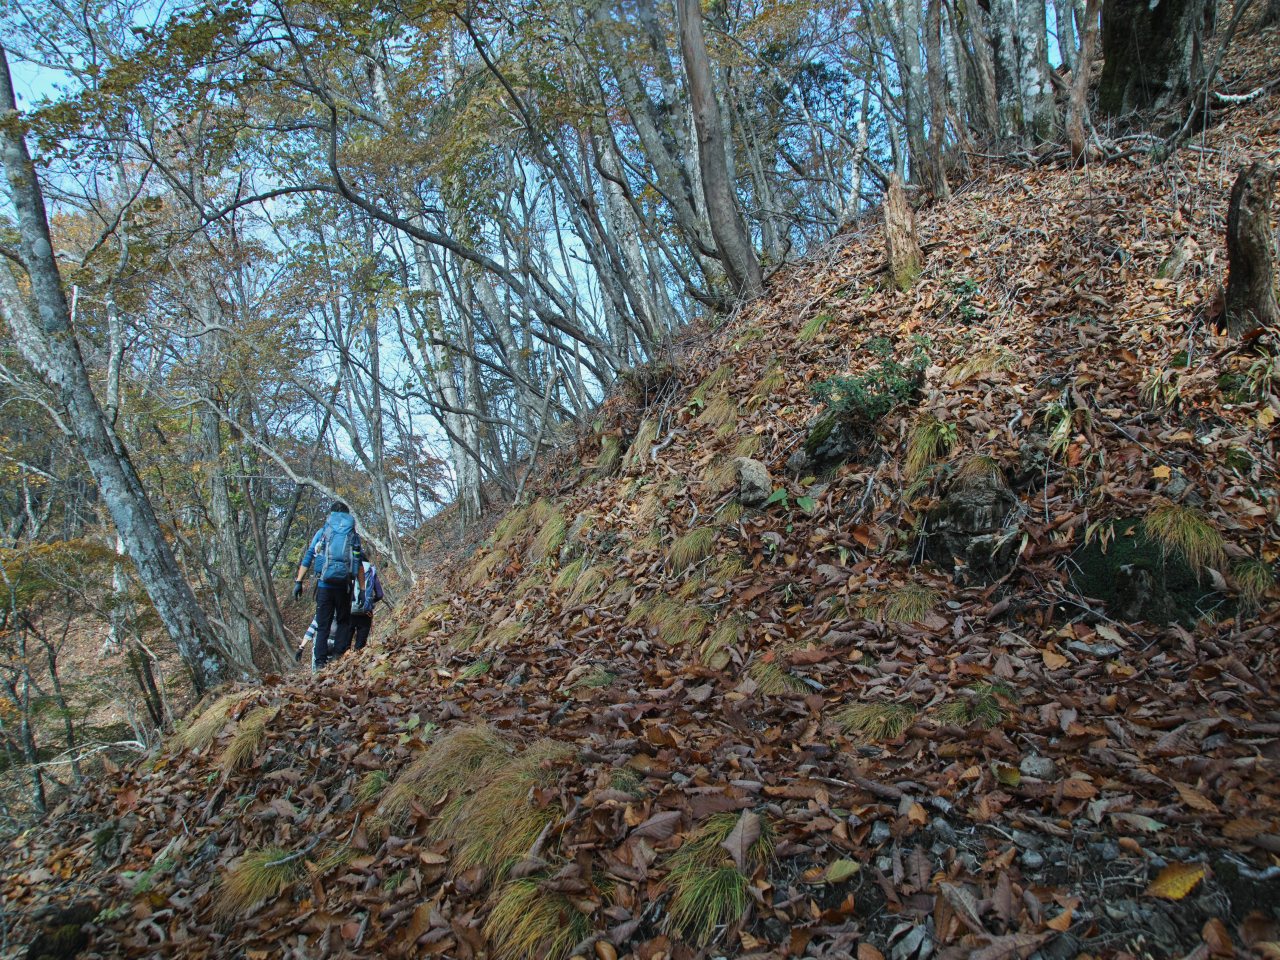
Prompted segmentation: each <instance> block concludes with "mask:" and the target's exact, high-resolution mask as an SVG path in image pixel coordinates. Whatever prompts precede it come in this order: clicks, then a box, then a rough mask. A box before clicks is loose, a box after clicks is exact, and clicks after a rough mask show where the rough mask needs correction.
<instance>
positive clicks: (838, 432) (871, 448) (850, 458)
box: [804, 410, 877, 471]
mask: <svg viewBox="0 0 1280 960" xmlns="http://www.w3.org/2000/svg"><path fill="white" fill-rule="evenodd" d="M876 448H877V442H876V435H875V431H874V430H873V429H872V428H871V426H870V425H869V424H868V423H867V422H866V421H865V420H862V419H860V418H851V417H846V416H841V415H840V414H839V413H837V412H836V411H834V410H828V411H827V412H825V413H822V414H820V415H818V416H817V417H816V418H814V420H812V421H811V422H810V424H809V433H808V435H807V436H806V437H805V440H804V453H805V469H807V470H814V471H825V470H833V469H835V468H836V467H838V466H840V465H841V464H844V463H855V462H863V461H866V460H868V459H870V457H871V456H872V454H873V453H874V452H875V450H876Z"/></svg>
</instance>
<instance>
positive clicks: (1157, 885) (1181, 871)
mask: <svg viewBox="0 0 1280 960" xmlns="http://www.w3.org/2000/svg"><path fill="white" fill-rule="evenodd" d="M1205 873H1206V870H1205V865H1204V864H1203V863H1171V864H1169V865H1168V866H1167V867H1165V868H1164V869H1163V870H1161V871H1160V874H1159V876H1157V877H1156V878H1155V879H1154V880H1152V881H1151V885H1150V886H1148V887H1147V889H1146V890H1145V891H1144V893H1143V895H1144V896H1148V897H1161V898H1163V899H1165V900H1181V899H1182V898H1183V897H1185V896H1186V895H1187V894H1188V893H1190V892H1191V891H1192V890H1194V889H1195V887H1196V884H1198V883H1199V882H1200V881H1201V880H1203V879H1204V877H1205Z"/></svg>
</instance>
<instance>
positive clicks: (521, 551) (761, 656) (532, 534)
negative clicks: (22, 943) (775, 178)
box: [3, 97, 1280, 960]
mask: <svg viewBox="0 0 1280 960" xmlns="http://www.w3.org/2000/svg"><path fill="white" fill-rule="evenodd" d="M1277 107H1278V101H1277V98H1275V97H1272V98H1270V99H1265V100H1260V101H1258V102H1255V103H1252V104H1249V105H1247V106H1245V107H1242V108H1239V109H1237V110H1235V111H1234V112H1233V113H1232V114H1231V115H1230V116H1229V117H1228V118H1227V120H1226V122H1225V123H1224V124H1223V125H1222V126H1221V127H1219V128H1216V129H1215V130H1213V131H1212V132H1211V133H1210V134H1209V135H1207V136H1206V138H1205V139H1204V141H1203V142H1202V143H1201V144H1199V145H1198V146H1197V147H1195V148H1193V149H1188V150H1184V151H1182V152H1180V153H1178V154H1177V155H1176V156H1175V157H1174V158H1173V159H1172V160H1170V161H1168V162H1166V163H1164V164H1161V165H1155V166H1152V165H1150V164H1149V163H1148V162H1147V161H1146V160H1145V158H1134V160H1133V161H1132V162H1130V161H1120V162H1116V163H1113V164H1110V165H1107V166H1103V167H1097V168H1090V169H1086V170H1080V171H1066V170H1062V169H1025V170H1024V169H1016V168H1010V167H1008V166H992V167H991V168H989V169H987V170H983V171H981V176H978V177H975V179H974V180H973V181H972V182H971V183H970V184H968V185H967V186H965V187H963V188H962V189H959V190H957V191H956V194H955V196H954V197H953V198H952V199H951V200H950V201H949V202H947V203H945V204H941V205H935V206H930V207H927V208H926V209H923V210H921V211H919V212H918V214H917V217H918V222H919V228H920V231H921V241H922V245H923V248H924V252H925V262H924V269H923V273H922V274H921V276H920V277H919V279H918V280H917V282H916V284H915V286H914V287H913V288H912V289H911V290H910V291H909V292H908V293H906V294H902V293H899V292H897V291H896V290H894V289H893V288H892V286H891V284H889V283H888V282H886V280H887V278H886V277H885V274H884V252H883V235H882V229H881V227H880V225H879V224H878V222H874V221H870V220H869V221H867V222H865V223H862V224H859V225H857V226H856V227H855V228H854V229H852V230H851V231H850V232H849V233H847V234H845V235H844V236H842V237H840V239H839V241H838V242H836V243H834V244H832V245H831V246H830V247H829V248H827V249H825V250H823V251H821V252H820V253H819V255H817V256H816V257H815V258H813V259H812V260H811V261H809V262H807V263H805V264H803V265H801V266H798V267H795V268H791V269H788V270H786V271H784V272H782V273H781V274H779V275H777V276H775V277H774V278H773V280H772V281H771V283H770V285H769V291H768V293H767V295H766V296H765V297H764V298H763V299H761V300H760V301H758V302H756V303H753V304H751V305H749V306H747V307H745V308H744V309H743V310H742V311H741V312H740V313H739V314H737V315H736V316H734V317H732V318H731V319H729V320H728V321H727V322H725V323H724V324H723V325H721V326H719V327H717V328H715V329H702V330H696V331H694V332H691V333H690V335H689V336H688V337H687V339H686V340H685V341H684V342H683V343H682V344H680V345H678V346H677V348H676V349H675V350H674V351H673V355H672V357H671V360H670V362H669V363H668V364H663V365H654V366H653V367H652V368H648V369H645V370H640V371H636V372H635V373H634V374H632V375H629V376H628V377H626V378H624V383H623V384H622V385H621V386H620V388H619V391H618V392H617V394H616V395H615V396H614V397H613V398H612V399H611V400H610V401H609V402H608V403H607V404H606V406H605V408H604V409H603V410H602V411H601V413H600V417H599V420H598V423H597V425H596V429H595V430H593V431H592V432H590V433H589V434H586V435H584V436H582V437H581V438H579V440H578V442H577V443H576V444H575V445H573V446H572V448H566V449H563V450H562V451H561V452H560V453H559V454H558V455H557V456H556V457H555V458H554V460H553V462H552V463H550V464H549V465H548V466H547V467H546V468H545V469H540V470H539V474H540V475H541V476H542V478H543V479H542V480H541V482H540V483H536V484H535V486H536V487H537V489H536V490H535V491H534V494H533V496H532V497H531V498H530V500H529V502H528V503H527V504H525V505H523V506H522V507H520V508H519V509H516V510H513V511H512V512H510V513H509V514H508V515H507V516H506V517H504V518H503V519H502V520H501V521H500V522H499V523H498V524H497V526H496V527H495V529H494V531H493V533H492V535H491V536H490V537H489V539H488V541H487V542H486V543H485V544H484V545H483V546H481V547H480V548H479V549H478V550H477V551H475V553H474V554H473V555H470V556H467V557H465V558H457V562H456V563H455V564H454V565H453V568H452V569H446V570H436V571H431V572H430V573H429V574H428V575H427V576H426V577H425V578H424V584H426V592H427V593H429V596H425V597H421V598H418V599H415V600H413V601H410V602H406V603H405V604H403V605H402V607H401V610H400V611H399V613H398V624H397V627H396V629H395V630H393V631H391V633H390V636H389V637H388V638H387V639H386V640H385V641H384V642H383V643H382V644H381V646H379V647H377V648H375V649H373V650H371V651H368V652H366V654H365V655H364V657H363V658H362V659H358V660H353V659H351V658H348V659H347V660H345V661H343V662H340V663H339V664H338V665H337V666H336V667H333V668H331V669H329V670H328V671H327V672H326V673H324V674H322V675H321V676H320V677H318V678H314V679H313V678H301V677H299V678H283V679H277V680H275V681H273V682H270V683H268V684H267V685H265V686H263V687H261V688H251V689H243V690H238V691H234V692H232V693H231V694H230V695H229V697H228V698H225V699H223V700H221V701H219V702H218V703H215V704H212V705H209V704H206V705H204V707H205V709H204V710H203V715H202V717H201V718H200V719H199V720H196V721H194V722H193V723H192V724H191V725H189V726H188V727H187V728H186V729H185V730H184V731H182V732H181V733H180V734H178V735H175V737H174V738H173V739H172V740H171V741H170V742H169V743H168V744H167V745H166V746H165V747H164V749H163V750H162V751H160V752H159V753H158V754H157V755H155V756H153V757H151V758H150V759H149V760H148V761H146V762H144V763H143V764H141V765H139V766H137V767H134V768H128V769H124V770H120V771H118V772H115V771H113V773H112V775H111V776H110V777H108V778H106V779H105V780H104V781H103V782H102V783H99V784H97V785H95V786H94V787H92V788H90V789H88V790H87V791H86V792H85V794H84V795H82V796H81V797H78V798H77V799H76V800H74V801H73V802H71V803H68V804H66V805H64V808H63V809H61V810H60V811H58V813H57V814H56V816H55V817H54V818H53V819H52V821H51V822H50V823H49V824H47V825H46V826H44V827H42V828H41V829H39V830H36V831H32V832H30V833H28V834H26V835H24V836H23V837H21V838H20V839H19V840H17V841H16V842H15V843H14V844H13V845H12V846H11V847H10V849H8V850H7V851H6V854H5V861H6V871H5V876H4V886H3V896H4V899H5V902H6V903H7V904H8V910H7V913H8V914H9V916H10V917H11V918H12V917H14V911H15V910H16V911H18V917H19V921H20V922H19V924H18V926H17V927H16V928H15V929H14V930H13V931H12V932H11V936H10V941H9V942H11V943H13V942H17V941H18V940H19V939H21V938H29V937H30V936H32V935H34V933H35V931H36V930H37V929H40V928H43V929H44V930H45V933H46V935H49V936H52V935H54V934H55V933H56V928H57V927H58V925H59V924H60V923H61V924H62V925H63V926H65V927H68V928H70V929H72V930H74V929H75V928H76V926H77V923H78V922H79V921H77V918H74V917H72V918H70V919H69V918H68V917H67V916H64V915H61V914H58V913H57V912H56V910H54V908H53V907H52V906H50V905H55V906H58V905H60V906H66V905H69V904H82V905H83V904H85V903H89V904H91V913H92V915H93V916H94V918H95V919H94V920H93V921H92V923H91V925H90V926H89V927H86V928H85V930H86V931H87V932H88V933H89V934H90V943H89V947H88V950H89V951H90V952H91V953H93V954H97V955H101V956H173V957H178V956H180V957H200V956H207V957H228V956H245V957H268V956H272V957H274V956H296V957H304V956H305V957H315V956H422V955H437V954H438V955H444V956H451V957H472V956H489V955H491V956H509V957H515V956H523V955H529V954H535V955H536V954H542V953H550V954H551V955H554V956H556V957H566V956H569V955H571V954H575V953H576V954H579V955H583V956H589V955H594V956H597V957H601V958H604V960H608V958H610V957H613V956H615V955H624V954H633V955H635V956H638V957H643V958H656V957H661V956H691V955H693V954H694V953H695V952H696V951H697V950H698V949H700V948H701V947H703V946H707V945H709V946H708V947H707V948H708V949H709V951H710V952H711V953H712V954H713V955H735V954H761V955H763V954H772V955H783V954H791V955H810V956H851V955H855V954H856V955H857V956H858V957H875V956H878V955H880V954H883V955H886V956H892V957H897V958H910V957H920V958H924V957H927V956H930V955H942V956H970V955H972V956H975V957H984V958H988V960H991V958H1003V957H1014V956H1026V955H1028V954H1030V953H1031V952H1033V951H1036V950H1039V951H1041V955H1042V956H1046V957H1066V956H1075V955H1076V954H1077V953H1080V952H1082V951H1083V952H1087V953H1088V954H1090V955H1094V956H1122V955H1135V956H1143V955H1146V956H1175V955H1182V954H1183V953H1187V952H1190V951H1193V950H1198V951H1200V952H1199V953H1197V954H1195V955H1197V956H1208V955H1209V953H1210V952H1213V953H1214V954H1215V955H1222V954H1221V953H1220V952H1219V951H1220V950H1222V949H1225V947H1224V946H1223V944H1224V943H1234V944H1235V945H1236V946H1237V947H1238V948H1242V947H1243V946H1245V945H1246V944H1248V943H1255V944H1258V943H1261V944H1266V943H1267V942H1269V941H1280V933H1278V932H1277V930H1278V928H1277V926H1276V922H1277V920H1280V914H1277V910H1278V909H1280V890H1277V886H1276V883H1277V881H1276V879H1275V876H1276V873H1277V870H1276V867H1275V866H1274V865H1273V856H1274V855H1275V854H1278V853H1280V808H1278V807H1277V787H1276V782H1277V781H1276V777H1275V773H1276V763H1277V758H1278V757H1280V701H1278V700H1277V697H1276V693H1275V684H1276V682H1277V677H1276V667H1275V656H1276V655H1275V651H1274V639H1275V635H1276V632H1277V622H1278V621H1280V612H1278V611H1277V604H1276V596H1277V594H1276V590H1275V588H1274V586H1273V585H1272V574H1273V572H1274V568H1275V563H1276V560H1277V552H1278V550H1280V529H1278V524H1277V519H1276V516H1277V515H1276V508H1275V504H1276V503H1277V502H1278V500H1280V497H1278V496H1277V473H1276V468H1277V449H1276V443H1277V431H1276V426H1275V425H1276V420H1277V417H1278V415H1280V398H1278V394H1280V367H1277V365H1276V364H1277V360H1276V356H1277V351H1278V349H1280V348H1277V345H1276V342H1275V338H1274V334H1266V335H1264V336H1262V337H1259V338H1256V339H1253V340H1251V341H1249V342H1247V343H1245V344H1239V343H1236V342H1234V341H1229V340H1226V339H1224V338H1222V337H1220V336H1219V335H1218V334H1217V333H1216V332H1215V329H1214V326H1213V323H1212V315H1213V310H1214V300H1215V293H1216V290H1217V288H1218V286H1219V285H1220V283H1221V280H1222V276H1223V271H1224V266H1225V264H1224V259H1225V255H1224V243H1223V230H1224V222H1225V214H1226V206H1227V198H1228V195H1229V191H1230V185H1231V182H1232V179H1233V177H1234V175H1235V173H1236V172H1237V171H1238V170H1239V169H1240V168H1241V167H1242V166H1243V165H1244V164H1246V163H1247V162H1249V161H1251V160H1253V159H1256V158H1259V157H1265V156H1267V155H1270V156H1275V155H1276V152H1277V150H1280V137H1278V136H1277V133H1276V129H1277V124H1276V118H1277ZM1179 260H1181V261H1183V262H1182V263H1181V264H1179V263H1178V261H1179ZM833 377H836V378H844V379H837V380H835V381H831V378H833ZM877 378H878V379H877ZM895 378H896V379H895ZM889 381H894V382H895V385H896V387H898V388H900V392H901V394H902V395H904V396H907V399H906V400H905V401H904V402H901V403H899V404H897V405H896V406H894V407H893V408H892V409H891V410H890V412H889V413H888V414H886V415H884V416H883V417H881V418H879V419H875V420H867V419H866V418H862V419H859V416H858V411H859V410H865V409H866V403H867V402H868V401H867V397H866V396H865V394H868V393H870V394H876V393H877V392H883V391H884V390H886V389H888V387H887V386H886V384H887V383H888V382H889ZM898 381H900V382H898ZM824 383H825V384H826V386H825V387H820V386H819V385H820V384H824ZM815 387H818V389H817V390H816V391H815ZM860 391H861V392H860ZM820 397H821V398H823V399H820ZM830 409H839V410H847V411H849V413H848V416H846V417H845V418H843V419H839V418H837V419H835V420H831V419H824V417H823V414H824V413H825V412H827V411H828V410H830ZM806 447H807V448H808V449H807V451H806ZM739 457H747V458H750V459H753V460H756V461H758V462H759V463H760V464H762V465H763V466H764V467H765V468H767V470H768V471H769V473H770V478H769V479H768V481H767V485H766V486H767V488H768V494H769V495H768V496H767V497H766V498H764V499H767V501H768V502H766V503H764V504H763V505H760V506H743V505H742V504H740V503H739V502H738V496H739V491H738V484H737V479H736V466H735V460H736V458H739ZM841 461H844V462H841ZM756 479H757V481H759V478H758V477H757V478H756ZM762 492H764V491H763V490H759V491H757V493H762ZM1104 548H1105V549H1104ZM1166 621H1167V622H1166ZM79 919H80V920H82V919H83V917H81V918H79ZM1259 949H1260V950H1261V949H1272V950H1275V949H1280V948H1276V947H1271V948H1265V947H1260V948H1259ZM86 955H89V954H86Z"/></svg>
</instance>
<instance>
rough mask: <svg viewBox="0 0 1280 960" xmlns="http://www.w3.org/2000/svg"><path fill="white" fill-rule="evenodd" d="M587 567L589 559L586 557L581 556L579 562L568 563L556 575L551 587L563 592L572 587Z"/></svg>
mask: <svg viewBox="0 0 1280 960" xmlns="http://www.w3.org/2000/svg"><path fill="white" fill-rule="evenodd" d="M586 565H587V558H586V557H585V556H581V557H579V558H578V559H577V560H573V561H571V562H569V563H566V564H565V565H564V566H563V567H561V568H560V570H559V571H558V572H557V573H556V575H555V579H554V580H552V581H551V586H552V587H554V588H555V589H557V590H563V589H565V588H566V587H569V586H572V584H573V583H574V582H575V581H576V580H577V579H578V575H579V574H580V573H582V570H583V568H584V567H585V566H586Z"/></svg>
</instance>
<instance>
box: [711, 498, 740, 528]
mask: <svg viewBox="0 0 1280 960" xmlns="http://www.w3.org/2000/svg"><path fill="white" fill-rule="evenodd" d="M744 511H745V508H744V507H743V506H742V504H740V503H739V502H738V501H737V500H730V501H729V502H728V503H726V504H725V505H724V506H723V507H721V508H720V512H719V513H717V514H716V519H717V520H719V521H720V522H721V523H723V524H725V525H727V526H732V525H733V524H735V523H737V522H738V521H739V520H741V519H742V514H743V512H744Z"/></svg>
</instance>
